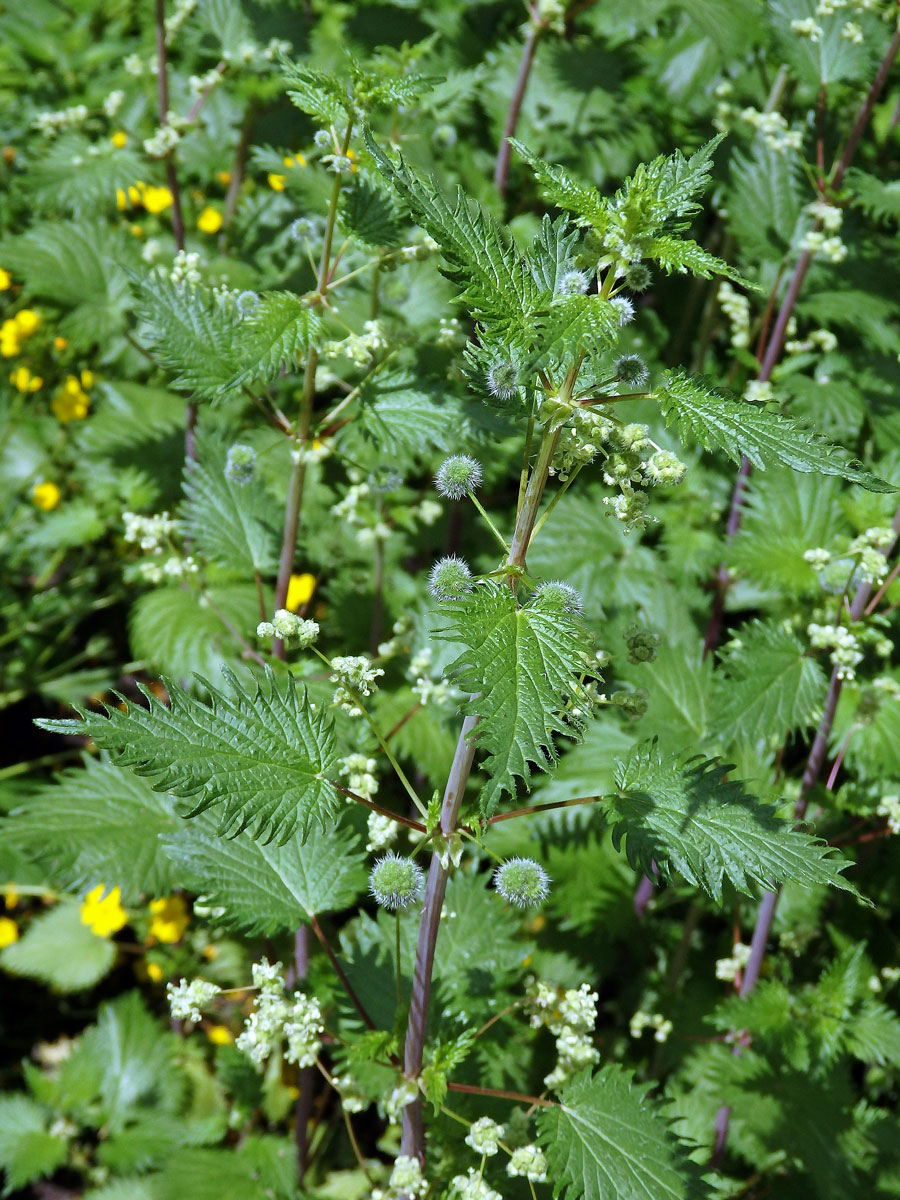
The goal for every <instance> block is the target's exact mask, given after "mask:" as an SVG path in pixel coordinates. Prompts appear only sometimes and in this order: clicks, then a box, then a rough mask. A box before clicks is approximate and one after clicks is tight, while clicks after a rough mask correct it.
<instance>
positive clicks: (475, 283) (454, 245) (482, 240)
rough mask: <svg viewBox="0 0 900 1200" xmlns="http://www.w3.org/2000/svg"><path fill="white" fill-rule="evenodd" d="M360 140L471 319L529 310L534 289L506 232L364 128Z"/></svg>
mask: <svg viewBox="0 0 900 1200" xmlns="http://www.w3.org/2000/svg"><path fill="white" fill-rule="evenodd" d="M365 139H366V146H367V147H368V150H369V152H370V154H371V155H372V156H373V158H374V159H375V163H376V166H377V167H378V169H379V171H381V173H382V175H383V176H384V177H385V178H386V179H387V180H388V181H389V182H390V183H391V184H392V185H393V187H394V189H395V191H396V192H397V193H398V195H399V196H400V197H401V199H402V200H403V201H404V203H405V204H406V206H407V208H408V209H409V211H410V212H411V213H412V215H413V217H414V218H415V220H416V221H417V222H418V224H419V225H421V227H422V228H423V229H424V230H425V232H426V233H428V234H430V235H431V236H432V237H433V238H434V240H435V241H436V242H437V243H438V245H439V246H440V248H441V253H442V254H443V256H444V259H445V260H446V263H447V267H446V270H445V274H446V275H447V276H448V278H449V279H452V280H453V282H454V283H456V284H457V285H458V286H459V288H460V289H461V299H462V300H464V301H465V303H467V304H468V305H469V307H470V308H471V310H472V313H473V315H474V316H475V317H476V318H478V319H479V320H481V321H483V322H485V323H487V324H490V323H492V322H499V323H501V324H502V323H504V322H507V321H508V320H509V319H510V317H511V316H513V315H516V314H522V313H525V312H527V311H529V310H530V309H531V307H532V306H533V304H534V303H535V301H536V299H537V297H538V295H539V292H538V288H537V286H536V284H535V282H534V279H533V277H532V275H531V272H530V271H529V270H528V267H527V264H526V263H525V260H524V258H523V257H522V255H521V254H520V253H519V252H518V250H517V249H516V247H515V244H514V243H513V241H512V239H511V237H510V236H509V234H508V233H507V231H506V230H504V229H503V228H502V227H501V226H500V225H498V224H497V222H496V221H495V220H494V219H493V217H491V216H490V215H489V214H488V213H486V212H485V211H484V210H483V209H482V208H481V207H480V206H478V205H477V204H476V203H475V202H474V201H472V200H470V199H469V198H468V197H467V196H466V195H465V194H464V193H463V191H462V189H461V188H458V189H457V193H456V197H455V202H454V203H453V204H451V203H450V201H449V200H448V199H447V198H446V197H445V196H444V194H443V192H442V191H441V189H440V187H439V186H438V183H437V181H436V180H434V179H432V180H429V181H426V180H422V179H420V178H419V177H418V176H417V175H415V174H414V173H413V172H412V171H411V170H410V169H409V167H408V166H407V165H406V163H405V162H404V160H403V159H402V158H399V159H398V160H397V161H396V162H394V161H393V160H392V159H390V158H388V156H387V155H386V154H385V153H384V151H383V150H382V149H381V148H380V147H379V146H378V145H377V143H376V142H375V141H374V140H373V138H372V135H371V133H370V131H369V130H368V129H366V131H365Z"/></svg>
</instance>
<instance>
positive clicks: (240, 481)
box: [225, 442, 256, 487]
mask: <svg viewBox="0 0 900 1200" xmlns="http://www.w3.org/2000/svg"><path fill="white" fill-rule="evenodd" d="M255 466H256V451H255V450H254V449H253V447H252V446H244V445H242V444H241V443H240V442H235V444H234V445H233V446H231V447H229V450H228V457H227V458H226V460H225V478H226V479H227V480H228V482H229V483H236V484H237V485H238V487H243V486H244V484H247V483H249V482H250V480H251V479H252V478H253V469H254V467H255Z"/></svg>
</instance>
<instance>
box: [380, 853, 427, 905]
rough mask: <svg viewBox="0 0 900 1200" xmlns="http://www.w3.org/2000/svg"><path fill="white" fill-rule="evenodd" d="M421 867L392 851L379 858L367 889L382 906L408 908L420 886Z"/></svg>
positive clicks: (421, 877) (421, 878)
mask: <svg viewBox="0 0 900 1200" xmlns="http://www.w3.org/2000/svg"><path fill="white" fill-rule="evenodd" d="M423 878H424V876H423V874H422V868H421V867H419V866H418V865H417V864H416V863H415V862H414V861H413V860H412V859H411V858H404V857H403V856H402V855H400V854H394V853H393V851H392V852H391V853H389V854H385V856H384V857H383V858H380V859H379V860H378V862H377V863H376V864H375V866H374V867H373V868H372V873H371V874H370V875H369V891H370V892H371V893H372V895H373V896H374V897H375V899H376V901H377V902H378V903H379V904H380V905H381V907H382V908H387V909H390V911H391V912H395V911H396V910H397V909H403V908H409V906H410V905H411V904H413V903H414V902H415V900H416V897H417V896H418V894H419V889H420V888H421V886H422V880H423Z"/></svg>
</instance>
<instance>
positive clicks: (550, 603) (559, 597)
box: [534, 579, 584, 613]
mask: <svg viewBox="0 0 900 1200" xmlns="http://www.w3.org/2000/svg"><path fill="white" fill-rule="evenodd" d="M534 598H535V601H536V602H537V603H538V604H540V605H542V606H543V607H544V608H561V609H562V610H563V612H567V613H580V612H583V611H584V601H583V600H582V599H581V596H580V595H579V593H578V592H577V591H576V590H575V588H573V587H572V585H571V584H570V583H563V582H562V580H561V579H554V580H551V581H550V582H549V583H542V584H541V586H540V587H539V588H538V589H537V591H536V592H535V593H534Z"/></svg>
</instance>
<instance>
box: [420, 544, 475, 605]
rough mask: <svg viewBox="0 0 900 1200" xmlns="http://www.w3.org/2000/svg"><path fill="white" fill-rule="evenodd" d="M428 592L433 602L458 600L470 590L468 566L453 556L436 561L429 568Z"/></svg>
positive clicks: (470, 575)
mask: <svg viewBox="0 0 900 1200" xmlns="http://www.w3.org/2000/svg"><path fill="white" fill-rule="evenodd" d="M428 590H429V592H431V594H432V596H434V598H435V600H458V599H459V597H460V596H464V595H465V594H466V592H471V590H472V572H471V571H470V570H469V564H468V563H467V562H466V561H465V560H464V559H462V558H457V556H456V555H455V554H450V555H448V556H447V557H446V558H441V559H438V561H437V562H436V563H435V564H434V566H433V567H432V568H431V575H430V576H429V579H428Z"/></svg>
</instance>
